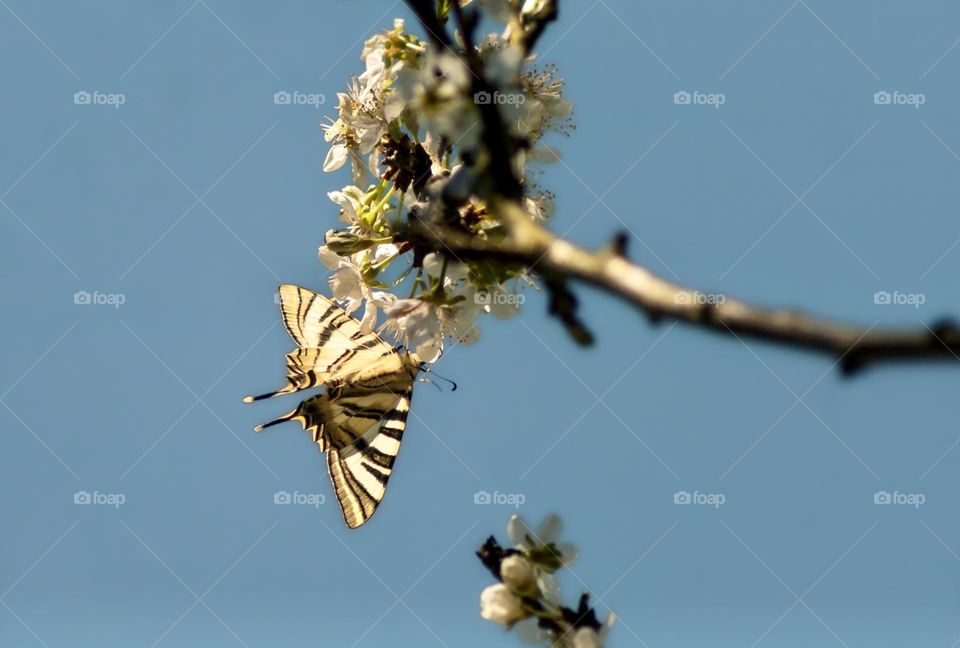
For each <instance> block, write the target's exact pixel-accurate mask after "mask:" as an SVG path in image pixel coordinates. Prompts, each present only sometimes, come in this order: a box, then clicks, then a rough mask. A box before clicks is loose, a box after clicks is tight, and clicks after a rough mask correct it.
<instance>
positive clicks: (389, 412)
mask: <svg viewBox="0 0 960 648" xmlns="http://www.w3.org/2000/svg"><path fill="white" fill-rule="evenodd" d="M280 312H281V314H282V316H283V323H284V325H285V326H286V328H287V332H289V333H290V337H292V338H293V340H294V342H296V343H297V347H298V348H297V349H295V350H294V351H292V352H290V353H288V354H287V355H286V360H287V384H286V385H284V386H283V387H282V388H280V389H278V390H277V391H274V392H270V393H267V394H262V395H260V396H247V397H246V398H244V399H243V400H244V402H245V403H252V402H253V401H257V400H261V399H264V398H272V397H274V396H280V395H282V394H292V393H295V392H298V391H302V390H304V389H309V388H311V387H318V386H323V387H325V390H324V391H323V392H322V393H320V394H318V395H316V396H313V397H311V398H308V399H306V400H304V401H303V402H301V403H300V404H299V405H298V406H297V408H296V409H294V410H293V411H291V412H288V413H287V414H284V415H283V416H281V417H279V418H277V419H275V420H273V421H270V422H269V423H264V424H262V425H258V426H257V427H256V428H254V429H255V430H256V431H257V432H260V431H261V430H263V429H264V428H268V427H270V426H272V425H276V424H278V423H283V422H284V421H297V422H299V423H300V424H301V425H302V426H303V429H304V430H305V431H307V432H311V433H312V434H313V440H314V442H315V443H316V444H317V445H319V446H320V450H321V451H323V452H326V453H327V468H328V470H329V472H330V479H331V481H332V482H333V488H334V491H335V492H336V495H337V500H338V501H339V502H340V508H341V509H342V511H343V518H344V520H346V523H347V526H348V527H350V528H351V529H355V528H357V527H359V526H360V525H362V524H363V523H364V522H366V521H367V520H369V519H370V516H371V515H373V512H374V511H376V509H377V506H378V505H379V504H380V501H381V500H382V499H383V496H384V493H385V492H386V488H387V480H389V479H390V475H391V474H392V472H393V463H394V460H395V459H396V458H397V452H398V451H399V450H400V440H401V439H402V437H403V431H404V428H405V427H406V422H407V414H408V413H409V411H410V398H411V396H412V394H413V383H414V381H415V380H416V377H417V374H418V373H419V372H420V371H421V370H422V369H423V367H424V365H423V363H422V362H421V360H420V358H419V356H417V354H416V353H412V352H408V351H406V350H404V349H403V348H402V347H399V348H394V347H392V346H391V345H390V344H388V343H387V342H384V341H383V339H381V338H380V336H379V335H377V334H376V333H374V332H372V331H371V332H364V331H363V329H362V328H361V326H360V322H358V321H357V320H356V319H354V318H353V317H351V316H350V315H349V314H348V313H347V312H346V311H345V310H344V309H343V308H341V307H340V306H338V305H337V304H336V303H334V302H333V301H331V300H329V299H327V298H326V297H323V296H322V295H318V294H317V293H315V292H313V291H311V290H307V289H306V288H301V287H299V286H294V285H290V284H285V285H282V286H280Z"/></svg>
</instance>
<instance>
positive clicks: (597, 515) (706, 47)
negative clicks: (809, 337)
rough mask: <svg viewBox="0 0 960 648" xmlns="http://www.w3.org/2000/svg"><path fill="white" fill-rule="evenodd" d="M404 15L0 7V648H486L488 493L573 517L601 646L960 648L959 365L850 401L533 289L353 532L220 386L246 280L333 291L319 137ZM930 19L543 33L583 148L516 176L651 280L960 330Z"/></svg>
mask: <svg viewBox="0 0 960 648" xmlns="http://www.w3.org/2000/svg"><path fill="white" fill-rule="evenodd" d="M406 15H407V12H406V10H405V8H404V7H403V5H402V4H400V3H390V2H384V1H379V0H377V1H375V0H364V1H363V2H351V3H347V2H322V3H306V2H286V1H284V2H276V3H271V4H269V5H267V4H257V3H247V4H245V5H239V4H238V3H229V2H225V1H224V0H198V1H197V2H193V1H192V0H182V1H181V0H175V1H171V2H165V3H127V2H118V1H115V0H114V1H108V0H104V1H101V2H97V3H92V4H91V3H83V4H77V3H68V2H62V1H61V2H47V3H31V2H26V1H25V0H4V1H3V2H0V55H2V56H3V57H4V59H5V60H7V61H9V62H10V63H11V64H8V65H5V66H4V68H3V71H2V72H0V75H2V81H3V86H4V88H5V101H4V102H3V116H4V119H3V120H2V123H3V126H2V127H0V130H2V138H3V140H2V141H3V144H4V146H3V149H4V155H2V156H0V200H2V202H0V240H2V241H3V244H2V251H3V254H2V255H0V282H2V284H0V287H2V290H0V303H2V305H3V309H4V313H5V317H4V326H3V330H4V334H5V339H6V341H7V344H6V345H5V361H4V362H3V363H2V364H0V404H2V405H3V407H0V422H2V425H3V428H4V434H3V436H2V438H3V449H2V452H0V485H2V488H0V505H2V510H3V511H4V517H5V528H6V529H7V532H6V533H5V538H4V543H3V551H2V552H0V603H2V605H0V638H2V643H3V644H4V645H10V646H33V645H41V646H42V645H47V646H50V647H51V648H53V647H55V646H129V645H146V646H164V645H169V646H184V645H205V646H236V645H240V646H243V645H246V646H257V645H277V644H280V645H288V646H307V645H311V646H313V645H320V646H374V645H398V646H431V645H437V646H444V645H446V646H489V645H506V646H509V645H514V643H515V639H514V638H513V637H509V636H504V635H503V633H502V631H501V630H500V629H498V628H497V627H495V626H493V625H492V624H489V623H487V622H484V621H482V620H481V619H480V617H479V603H478V601H479V593H480V591H481V589H482V588H483V587H484V586H486V585H487V584H488V583H489V581H490V578H489V575H488V574H486V573H485V572H484V570H483V569H482V568H481V567H480V565H479V564H478V562H477V561H476V560H475V559H474V558H473V556H472V552H473V550H474V549H475V548H476V547H478V546H479V544H480V543H481V542H482V540H483V538H484V537H485V536H486V535H488V534H490V533H495V534H497V535H498V536H500V537H503V535H504V526H505V524H506V521H507V519H508V517H509V515H510V514H512V513H513V512H514V508H513V507H512V506H509V505H493V504H491V505H479V504H475V503H474V494H475V493H477V492H480V491H486V492H490V493H494V492H496V493H499V494H507V495H520V496H522V498H523V500H524V504H523V506H522V507H521V509H520V512H521V513H523V514H524V515H526V516H527V517H528V518H529V519H531V520H533V521H536V520H538V519H539V518H540V517H542V516H543V515H544V514H546V513H547V512H549V511H557V512H559V513H560V514H561V515H562V516H563V517H564V519H565V520H566V521H567V531H566V532H565V539H567V540H569V541H571V542H574V543H575V544H577V545H578V546H579V547H580V549H581V554H582V557H581V559H580V561H579V562H578V563H577V564H576V565H574V569H573V573H569V574H566V576H565V579H564V581H563V582H564V586H565V592H566V593H567V595H568V596H569V598H570V600H571V601H572V600H573V599H574V598H575V596H576V594H577V593H578V592H579V590H580V589H581V588H583V587H584V586H588V587H589V588H590V589H591V590H592V591H594V592H595V593H596V594H597V595H599V596H600V598H601V599H602V603H601V604H600V608H601V609H602V610H606V609H607V607H608V606H609V607H610V608H612V609H614V610H615V611H616V612H617V614H618V615H619V616H620V619H621V622H620V623H619V624H618V626H617V627H616V628H615V629H614V631H613V633H612V635H611V640H610V645H611V646H613V647H614V648H616V647H621V646H633V645H640V646H650V647H654V646H688V645H704V644H705V643H707V642H709V644H710V645H713V646H744V645H746V646H809V645H822V646H831V645H837V646H858V645H869V646H901V645H908V644H911V645H924V646H943V647H944V648H947V647H949V646H951V645H953V644H954V643H955V641H956V640H957V639H958V637H960V618H958V616H960V601H958V594H960V570H958V567H960V519H958V516H957V515H956V511H957V507H958V504H960V493H958V492H957V490H958V489H957V479H956V478H955V475H956V473H957V469H958V467H960V449H957V448H956V445H957V442H958V433H957V426H956V423H955V421H956V399H955V393H956V385H957V380H958V376H960V374H958V373H957V369H956V367H953V366H949V365H948V364H942V365H938V366H921V367H887V368H880V369H874V370H871V371H869V372H867V373H866V374H864V375H863V376H862V377H860V378H857V379H856V380H855V381H844V380H842V379H841V378H840V376H839V375H838V373H837V371H836V370H835V369H834V368H833V367H831V361H830V360H829V359H827V358H824V357H818V356H812V355H807V354H802V353H798V352H795V351H792V350H784V349H781V348H776V347H772V346H770V345H767V344H762V343H759V342H754V341H751V340H742V341H741V340H736V339H732V338H730V339H728V338H723V337H718V336H715V335H712V334H707V333H703V332H700V331H696V330H691V329H689V328H687V327H684V326H676V327H674V326H672V325H671V324H670V323H661V324H659V325H657V326H653V325H651V324H650V323H649V322H648V321H646V320H645V319H644V318H643V317H642V316H641V315H640V314H638V313H637V312H635V311H634V310H632V309H630V308H628V307H625V306H623V305H621V304H619V303H617V302H616V301H614V300H613V299H611V298H608V297H605V296H601V295H598V294H596V293H593V292H590V291H587V290H584V291H582V292H581V293H580V294H581V296H582V301H583V306H582V314H583V317H584V319H585V320H586V321H587V322H588V323H589V324H590V325H591V326H592V328H593V330H594V331H595V333H596V335H597V339H598V343H597V345H596V346H595V348H593V349H589V350H584V349H579V348H576V347H575V346H574V345H573V344H572V343H571V342H570V341H569V340H568V339H567V337H566V336H565V334H564V333H563V331H562V330H561V328H560V327H559V326H558V325H557V324H556V322H554V321H552V320H550V319H549V318H548V317H547V316H546V315H545V311H546V304H545V299H544V298H543V296H542V295H538V294H536V293H534V292H530V293H528V294H527V296H528V299H527V303H526V305H525V310H524V313H523V316H522V317H521V318H516V319H514V320H511V321H507V322H498V321H490V322H485V323H484V324H485V325H484V327H483V337H482V339H481V341H480V342H479V343H478V344H477V345H476V346H472V347H457V348H455V349H453V350H452V351H450V352H449V353H448V354H447V355H446V356H445V357H444V359H443V361H442V363H441V365H440V367H438V369H439V370H440V371H441V373H443V374H444V375H447V376H449V377H451V378H452V379H454V380H456V381H457V382H458V383H459V385H460V388H459V389H458V390H457V391H456V392H449V391H443V392H441V391H439V390H436V389H434V388H432V387H430V386H429V385H420V386H418V388H417V390H416V392H415V396H414V404H413V414H412V416H411V418H410V422H409V427H408V432H407V435H406V436H405V439H404V445H403V450H402V452H401V454H400V457H399V459H398V463H397V466H396V470H395V475H394V477H393V479H392V480H391V486H390V493H389V494H388V495H387V497H386V499H385V501H384V504H383V506H382V507H381V509H380V510H379V512H378V513H377V515H376V516H375V517H374V519H373V520H372V521H371V522H370V523H369V524H368V525H367V526H365V527H364V528H362V529H361V530H359V531H353V532H350V531H348V530H347V529H346V528H345V527H344V525H343V523H342V519H341V516H340V512H339V510H337V507H336V504H335V503H334V502H333V501H332V499H330V498H331V489H330V485H329V480H328V478H327V475H326V471H325V466H324V462H323V458H322V456H321V455H320V454H319V453H318V452H317V451H316V449H315V448H314V447H313V446H312V445H311V443H310V440H309V438H307V437H306V436H305V435H304V434H303V433H302V432H300V431H299V429H298V428H297V427H295V426H292V425H291V426H283V427H277V428H272V429H271V430H270V431H269V432H265V433H263V434H260V435H256V434H254V433H253V431H252V428H253V426H254V425H255V424H256V423H260V422H263V421H266V420H269V419H270V418H272V417H273V416H274V415H276V414H278V413H280V412H282V411H286V410H287V409H288V408H289V407H292V405H293V403H278V402H275V401H274V402H269V403H259V404H257V405H255V406H244V405H243V404H242V403H241V402H240V398H241V397H242V396H243V395H245V394H248V393H260V392H263V391H266V390H268V389H270V388H274V387H276V386H279V384H280V381H281V380H282V372H283V360H282V354H283V353H285V352H286V351H288V350H289V349H290V348H291V344H292V343H291V341H290V340H289V338H288V337H287V335H286V333H285V332H284V331H283V330H282V327H281V326H280V324H279V317H278V313H277V309H276V305H275V304H274V303H273V292H274V290H275V287H276V285H277V284H278V283H281V282H292V283H299V284H301V285H305V286H310V287H313V288H317V289H322V288H324V285H325V279H324V272H323V271H324V268H323V266H322V265H321V264H320V263H319V262H318V261H317V260H316V247H317V245H318V243H319V241H320V239H321V238H322V235H323V232H324V231H325V230H326V229H328V228H330V227H332V226H334V224H335V222H336V212H335V206H334V205H333V204H332V203H331V202H329V200H328V199H327V198H326V193H327V192H328V191H332V190H334V189H338V188H340V187H342V186H343V185H344V184H347V182H348V181H349V179H348V174H347V173H346V172H343V173H340V174H323V173H322V172H321V166H322V163H323V159H324V157H325V155H326V151H327V147H326V145H325V143H324V142H323V138H322V132H321V130H320V128H319V125H320V123H321V120H322V118H323V116H324V115H325V114H329V113H331V112H333V110H334V106H333V101H334V97H335V93H336V92H337V91H338V90H340V89H341V88H342V87H343V85H344V83H345V82H346V80H347V79H348V78H349V76H350V75H351V74H352V73H356V72H358V71H359V70H360V69H361V68H360V62H359V60H358V56H359V48H360V44H361V43H362V39H363V38H364V37H365V36H367V35H369V34H370V33H372V32H373V31H375V30H378V29H381V28H386V27H389V26H390V25H391V21H392V19H393V17H394V16H406ZM958 19H960V8H957V6H956V5H955V4H954V3H950V2H947V1H946V0H925V1H923V2H918V3H902V2H893V1H892V0H878V1H875V2H869V3H868V2H846V3H832V2H826V1H825V0H798V1H796V2H792V1H791V0H777V1H774V2H771V1H766V2H759V1H749V2H738V3H730V2H723V3H705V2H690V1H682V2H677V1H676V0H672V1H669V2H668V1H666V0H651V1H649V2H644V3H635V2H627V1H625V0H599V1H597V2H593V3H590V2H582V3H572V2H569V1H567V2H565V3H564V4H563V5H562V15H561V19H560V21H559V22H558V23H557V24H556V25H555V26H553V27H552V28H551V29H550V31H549V32H548V34H547V35H546V36H545V38H544V40H543V42H542V47H541V52H542V59H543V60H544V61H545V62H553V63H556V64H557V65H558V66H559V68H560V71H561V74H562V76H564V77H565V78H566V79H567V84H568V85H567V96H568V98H569V99H571V100H572V101H573V102H574V103H575V105H576V123H577V126H578V127H577V130H576V131H575V132H573V133H572V135H571V136H570V137H569V138H562V137H558V138H556V140H555V142H554V143H555V144H556V145H557V146H558V147H559V148H560V149H561V150H562V152H563V155H564V158H563V162H561V163H558V164H555V165H552V166H550V167H545V168H544V175H543V178H542V183H543V184H544V185H545V186H546V187H548V188H550V189H552V190H553V191H555V192H556V193H557V194H558V201H557V205H558V209H557V213H556V216H555V220H554V221H553V227H554V228H555V229H556V231H558V232H559V233H563V235H564V236H566V237H568V238H570V239H572V240H574V241H577V242H579V243H582V244H584V245H588V246H596V245H601V244H603V243H605V242H607V241H608V240H609V239H610V237H611V235H612V234H613V233H614V232H616V231H618V230H622V229H626V230H628V231H629V232H630V233H631V254H632V256H633V257H634V258H635V259H637V260H638V261H639V262H641V263H643V264H645V265H647V266H649V267H650V268H651V269H653V270H654V271H656V272H658V273H659V274H661V275H663V276H665V277H668V278H671V279H674V280H676V281H679V282H683V283H686V284H689V285H691V286H695V287H698V288H700V289H702V290H705V291H714V292H717V293H725V294H730V295H735V296H737V297H742V298H746V299H749V300H752V301H756V302H759V303H763V304H771V305H784V306H802V307H804V308H806V309H809V310H811V311H813V312H816V313H820V314H825V315H829V316H832V317H836V318H840V319H843V320H845V321H853V322H860V323H863V324H864V325H865V326H870V325H873V324H875V323H880V324H888V325H894V324H914V325H920V323H921V322H924V323H927V324H932V323H933V322H935V321H936V320H938V319H939V318H941V317H943V316H947V315H950V314H956V313H958V312H960V296H958V291H957V288H956V279H957V276H958V271H960V246H958V245H957V243H956V242H957V241H958V239H960V221H958V220H957V218H956V209H957V203H958V198H960V189H958V187H960V184H958V183H957V182H956V179H957V176H958V173H960V158H958V156H957V151H960V128H958V126H957V122H956V114H957V107H958V103H960V90H958V89H957V85H956V83H955V82H954V80H955V79H956V77H957V73H958V66H960V47H956V46H957V43H958V38H960V26H958V25H960V20H958ZM277 91H290V92H293V91H297V92H302V93H308V94H311V93H322V94H324V95H325V96H326V98H327V100H328V101H327V103H326V105H324V106H321V107H320V108H319V109H317V108H315V107H312V106H309V105H300V106H288V105H276V104H274V102H273V94H274V93H275V92H277ZM77 92H87V93H90V94H89V96H90V98H91V101H90V103H79V104H78V103H74V94H75V93H77ZM678 92H681V93H682V92H687V93H690V94H689V96H690V97H691V102H690V103H688V104H684V103H675V100H674V97H675V93H678ZM878 92H879V93H889V95H879V99H875V95H876V93H878ZM120 96H122V98H123V99H122V101H123V103H122V105H116V104H118V103H119V102H120V101H121V100H120V99H119V97H120ZM681 96H683V95H681ZM886 96H889V97H890V99H891V100H890V102H889V103H884V99H883V98H884V97H886ZM721 101H722V105H719V106H716V105H715V104H717V103H720V102H721ZM877 101H879V103H878V102H877ZM699 102H705V103H699ZM921 102H922V105H918V104H921ZM711 103H712V104H714V105H711ZM78 291H85V292H88V293H91V294H93V293H96V294H97V296H96V297H94V298H92V299H94V300H95V301H102V302H111V303H99V304H97V303H94V304H75V303H74V295H75V293H77V292H78ZM878 291H885V292H888V293H891V294H893V293H896V294H897V295H899V296H900V297H898V298H894V301H897V300H898V299H899V300H900V301H903V302H906V301H911V302H919V301H922V302H923V303H922V304H919V305H918V304H910V303H899V304H897V303H893V304H877V303H875V300H874V294H875V293H876V292H878ZM121 301H122V303H118V302H121ZM278 491H287V492H291V493H293V492H297V493H301V494H308V495H309V494H315V495H318V496H319V495H322V496H324V497H325V498H326V501H325V503H323V504H322V505H319V506H317V507H312V506H308V505H286V506H284V505H276V504H274V493H276V492H278ZM77 492H88V493H91V494H93V493H96V494H97V498H98V500H99V501H101V502H103V503H101V504H87V505H82V504H75V503H74V494H75V493H77ZM678 492H689V493H691V494H693V493H696V494H697V498H698V499H699V500H700V501H705V500H704V498H705V497H709V496H714V497H713V499H712V500H711V501H717V497H716V496H717V495H720V496H722V499H723V504H722V505H720V506H709V505H698V504H688V505H682V504H675V503H674V498H675V493H678ZM878 492H880V493H883V492H889V493H891V494H894V493H896V496H895V497H894V496H893V495H891V498H892V499H895V500H896V501H897V502H900V503H896V502H895V503H892V504H886V505H884V504H875V503H874V499H875V494H876V493H878ZM118 496H122V500H123V501H122V504H119V505H111V504H109V503H108V502H113V503H114V504H116V503H117V502H118V501H119V500H118ZM111 497H112V498H113V499H110V498H111ZM314 499H316V500H319V499H320V498H319V497H316V498H314ZM513 499H517V498H516V497H514V498H513ZM921 500H922V503H919V502H920V501H921ZM881 501H882V496H881ZM909 502H912V503H913V504H910V503H909Z"/></svg>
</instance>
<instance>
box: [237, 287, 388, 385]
mask: <svg viewBox="0 0 960 648" xmlns="http://www.w3.org/2000/svg"><path fill="white" fill-rule="evenodd" d="M280 311H281V314H282V315H283V323H284V326H286V328H287V332H288V333H290V337H292V338H293V340H294V341H295V342H296V343H297V345H298V346H299V347H300V348H298V349H296V350H294V351H293V352H291V353H288V354H287V356H286V360H287V384H286V385H284V386H283V387H282V388H280V389H278V390H277V391H274V392H269V393H266V394H261V395H260V396H247V397H246V398H244V401H245V402H248V403H249V402H252V401H255V400H261V399H263V398H272V397H273V396H278V395H280V394H290V393H293V392H298V391H301V390H303V389H309V388H310V387H315V386H317V385H319V384H321V383H324V382H329V381H331V380H337V379H343V378H344V377H345V376H347V375H349V374H350V373H354V372H355V371H357V370H359V369H360V368H363V367H369V366H373V365H375V364H376V363H378V362H379V361H381V360H382V359H383V358H385V357H386V356H389V355H391V354H393V355H396V351H395V350H394V349H393V347H391V346H390V345H389V344H387V343H386V342H384V341H383V340H382V339H381V338H380V336H378V335H377V334H376V333H374V332H373V331H370V332H366V333H365V332H364V331H363V330H362V328H361V326H360V322H358V321H357V320H356V319H354V318H353V317H351V316H350V315H349V314H348V313H347V312H346V311H345V310H343V309H342V308H340V306H338V305H337V304H336V303H334V302H332V301H331V300H329V299H327V298H326V297H324V296H323V295H318V294H317V293H315V292H313V291H311V290H307V289H306V288H301V287H299V286H294V285H291V284H284V285H282V286H280Z"/></svg>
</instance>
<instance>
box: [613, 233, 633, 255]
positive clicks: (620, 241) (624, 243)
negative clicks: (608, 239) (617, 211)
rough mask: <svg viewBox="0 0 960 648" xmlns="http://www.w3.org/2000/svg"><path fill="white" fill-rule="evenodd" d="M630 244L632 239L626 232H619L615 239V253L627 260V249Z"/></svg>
mask: <svg viewBox="0 0 960 648" xmlns="http://www.w3.org/2000/svg"><path fill="white" fill-rule="evenodd" d="M629 243H630V237H629V236H628V235H627V233H626V232H623V231H621V232H617V234H616V236H614V237H613V244H612V247H613V253H614V254H616V255H617V256H619V257H624V258H626V256H627V247H628V245H629Z"/></svg>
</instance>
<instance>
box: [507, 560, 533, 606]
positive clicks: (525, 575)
mask: <svg viewBox="0 0 960 648" xmlns="http://www.w3.org/2000/svg"><path fill="white" fill-rule="evenodd" d="M500 578H501V579H502V580H503V584H504V585H506V586H507V587H509V588H510V590H511V591H513V592H516V593H517V594H520V595H522V596H533V595H535V594H536V592H537V578H536V576H535V575H534V573H533V568H532V567H530V563H528V562H527V560H526V559H525V558H524V557H522V556H520V555H517V554H513V555H512V556H507V557H506V558H504V559H503V562H501V563H500Z"/></svg>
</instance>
